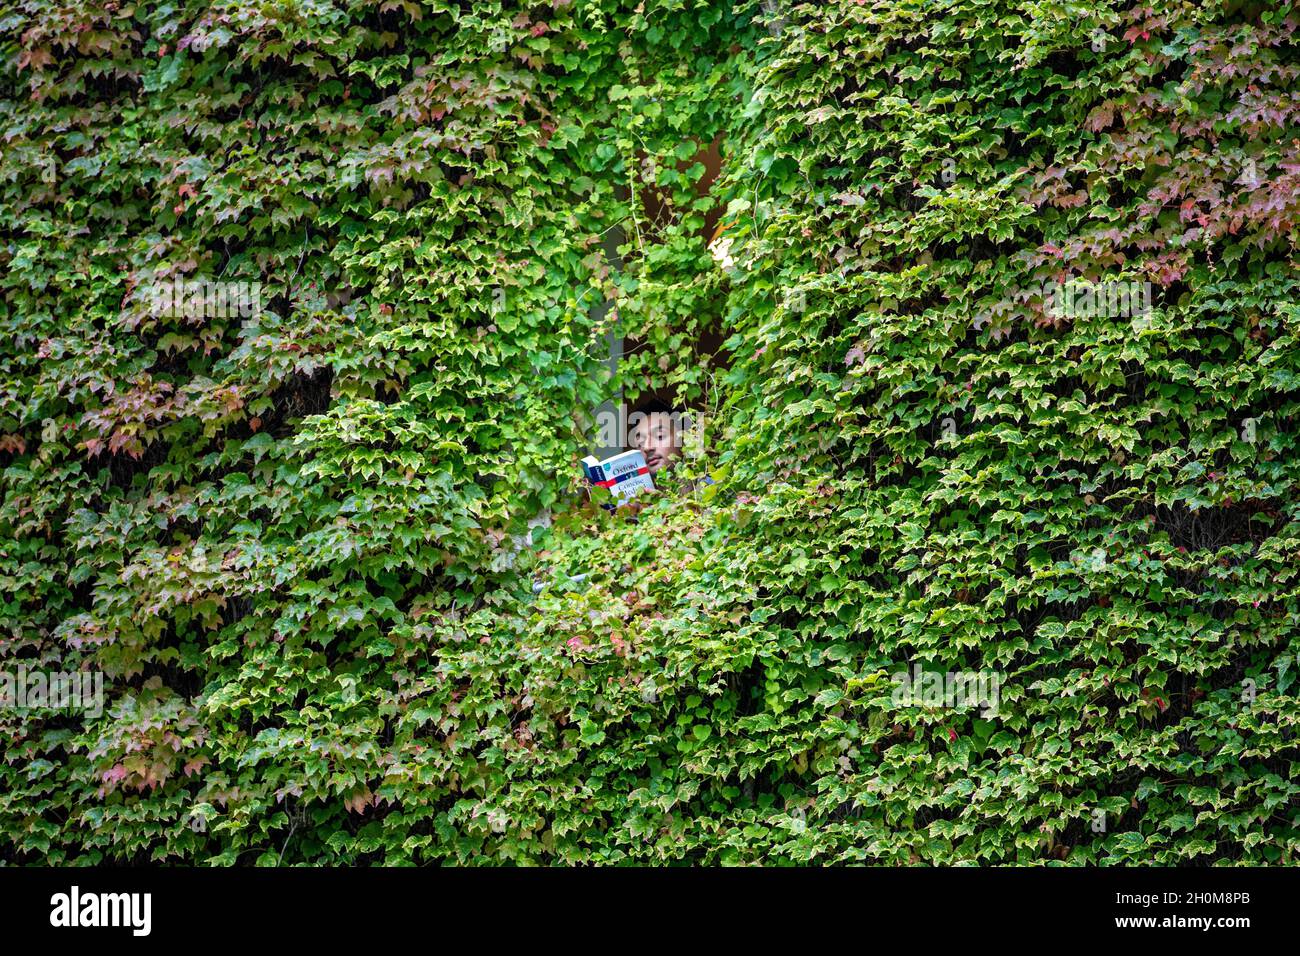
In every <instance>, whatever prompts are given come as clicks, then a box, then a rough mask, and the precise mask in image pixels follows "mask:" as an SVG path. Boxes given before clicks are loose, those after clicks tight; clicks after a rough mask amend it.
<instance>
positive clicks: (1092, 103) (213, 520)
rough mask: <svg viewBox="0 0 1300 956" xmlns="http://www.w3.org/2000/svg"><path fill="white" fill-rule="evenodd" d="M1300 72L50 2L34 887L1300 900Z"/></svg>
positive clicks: (31, 31) (1197, 36) (1111, 26)
mask: <svg viewBox="0 0 1300 956" xmlns="http://www.w3.org/2000/svg"><path fill="white" fill-rule="evenodd" d="M1297 26H1300V11H1297V9H1296V8H1295V7H1294V6H1292V5H1288V4H1285V3H1280V2H1275V3H1253V4H1252V3H1235V2H1233V3H1225V2H1208V3H1204V2H1190V0H1189V2H1177V0H1175V2H1170V3H1166V4H1161V5H1160V9H1158V10H1156V9H1152V8H1148V7H1145V6H1141V5H1138V6H1133V7H1129V6H1127V5H1115V6H1111V5H1108V4H1103V3H1006V2H1000V0H993V2H989V0H951V2H925V3H921V2H912V0H909V2H900V0H868V2H861V3H860V2H855V0H828V2H818V3H802V4H788V3H784V2H776V3H769V4H768V5H767V6H766V7H764V6H763V5H760V4H757V3H740V4H736V5H734V6H733V4H731V3H728V2H698V3H691V2H685V0H683V2H659V3H657V2H652V0H642V2H639V3H636V4H633V3H630V2H614V0H602V2H581V0H574V2H565V0H551V2H542V3H536V4H531V5H523V6H515V5H511V6H509V7H504V8H503V7H502V6H501V5H500V4H497V3H490V2H484V3H480V2H474V3H470V2H469V0H464V2H460V3H450V2H431V3H429V2H426V3H414V2H400V0H396V2H395V0H291V2H280V3H265V4H261V5H254V4H248V3H243V2H235V0H218V2H215V3H192V2H189V0H181V2H177V3H173V4H161V5H144V4H141V5H136V4H134V3H131V2H129V0H105V2H85V0H68V2H63V3H56V2H51V0H24V2H18V3H16V4H10V5H8V6H7V7H6V8H5V10H4V12H3V13H0V101H2V105H3V109H0V220H2V221H3V224H4V228H3V232H2V233H0V329H2V330H3V333H4V335H3V344H2V345H0V469H2V470H0V493H2V495H3V497H2V500H0V670H2V671H4V672H5V673H9V674H18V673H19V672H22V673H23V674H31V673H49V674H53V673H73V672H77V673H86V674H91V673H95V674H101V675H102V676H103V681H104V685H103V686H104V694H103V701H102V704H103V706H102V711H100V712H98V713H94V712H92V711H91V709H87V708H82V709H80V710H77V709H69V708H62V709H60V708H55V707H40V706H36V707H31V706H28V707H21V706H13V705H10V706H8V707H6V708H5V709H3V710H0V754H2V755H0V859H3V860H5V861H7V862H14V863H36V862H44V861H49V862H54V863H63V862H73V863H95V862H147V861H168V862H193V863H217V864H235V863H238V864H253V863H258V864H276V863H283V864H297V863H313V864H342V863H388V864H398V863H414V864H426V863H439V862H458V863H476V864H482V863H515V862H519V863H572V862H584V863H624V862H646V863H666V862H696V863H756V862H769V863H774V862H796V863H806V862H813V863H835V862H872V863H890V864H895V863H916V862H926V863H958V862H979V863H1038V862H1065V863H1067V864H1081V863H1094V862H1096V863H1143V862H1157V863H1197V864H1205V863H1220V864H1222V863H1240V862H1247V863H1266V862H1267V863H1289V862H1294V857H1295V853H1296V850H1297V846H1298V845H1300V801H1298V800H1297V795H1298V793H1300V771H1298V770H1297V763H1296V761H1297V735H1296V722H1297V719H1298V718H1300V688H1297V686H1296V684H1295V682H1294V673H1295V671H1296V670H1297V669H1300V665H1298V663H1297V661H1296V654H1297V651H1298V650H1300V638H1297V633H1298V632H1300V628H1298V627H1297V614H1298V610H1300V608H1298V604H1297V574H1298V573H1300V562H1298V561H1297V551H1298V550H1300V505H1298V504H1297V496H1296V481H1297V479H1300V465H1298V464H1297V462H1296V455H1295V452H1296V448H1295V445H1296V434H1297V421H1296V414H1297V400H1298V398H1300V349H1298V348H1297V332H1298V324H1300V300H1298V299H1297V285H1300V274H1298V273H1297V271H1296V259H1297V248H1296V244H1297V230H1296V221H1297V212H1298V206H1300V190H1298V189H1297V185H1298V184H1300V132H1298V127H1300V124H1298V123H1297V114H1298V113H1300V98H1298V97H1297V93H1296V91H1297V89H1300V82H1298V80H1297V72H1298V71H1300V60H1298V58H1297V55H1296V45H1295V33H1296V30H1297ZM719 137H721V140H720V142H721V144H722V145H721V151H722V173H721V176H720V178H719V179H718V181H717V182H715V183H713V184H712V185H711V186H710V188H709V189H708V190H707V192H706V193H705V194H704V195H701V191H700V190H698V189H697V188H696V186H697V184H698V183H699V181H700V179H701V177H703V176H705V174H706V169H705V166H704V165H703V164H701V163H698V162H696V161H695V159H696V157H697V154H698V152H699V150H700V147H701V145H702V144H708V143H712V142H714V141H715V140H718V138H719ZM650 195H653V202H652V203H651V202H647V196H650ZM649 206H653V207H654V208H655V210H656V215H655V216H654V217H653V218H650V217H648V216H647V215H646V210H647V208H648V207H649ZM719 208H721V209H723V210H724V212H723V213H722V215H721V216H720V217H719V218H718V223H719V226H718V228H720V229H721V232H720V233H719V234H718V238H717V239H716V240H715V241H714V243H713V246H712V251H710V249H709V248H706V240H707V239H708V238H709V236H710V231H709V230H707V229H706V228H705V226H706V221H709V220H710V218H711V214H712V216H716V214H717V211H718V209H719ZM615 230H616V231H615ZM610 235H621V236H622V237H623V239H624V243H623V245H622V248H621V250H620V253H621V254H620V257H619V261H618V262H617V263H615V262H614V261H613V260H611V258H610V257H609V256H608V254H607V251H606V246H607V245H608V242H607V238H608V236H610ZM178 280H179V281H181V282H183V283H185V284H184V285H179V286H178V285H177V284H176V283H177V281H178ZM233 282H243V283H259V284H260V285H258V286H257V288H258V290H259V296H258V298H259V301H258V303H257V305H258V308H257V309H255V310H251V311H253V313H254V314H251V315H247V316H246V315H241V314H238V313H239V311H240V310H238V309H231V308H221V307H220V303H217V304H215V305H214V303H213V302H212V301H211V300H210V299H205V300H204V302H203V304H202V305H201V306H199V307H197V308H194V309H190V310H188V311H189V312H190V313H192V314H190V315H187V314H186V312H187V310H186V309H160V308H159V307H158V290H159V289H161V288H172V289H177V288H179V289H182V290H191V291H192V290H193V289H195V288H199V289H204V288H208V287H209V284H220V283H233ZM1117 293H1118V294H1117ZM603 302H610V303H612V308H611V309H609V310H608V312H606V311H604V310H602V309H599V308H597V306H599V305H600V304H601V303H603ZM245 311H250V310H245ZM614 322H622V323H623V327H624V328H625V329H627V330H635V333H636V335H637V337H638V340H639V341H640V343H641V344H640V347H639V348H638V349H637V350H636V351H635V352H633V353H632V354H630V355H628V356H625V358H624V359H623V361H622V363H621V364H620V369H619V379H620V381H611V380H610V379H609V377H608V374H607V372H606V371H605V370H606V360H607V357H608V346H607V340H606V335H607V333H608V331H609V329H610V327H611V323H614ZM715 334H720V335H721V336H722V337H723V338H724V339H725V346H724V348H723V349H722V351H721V352H720V353H719V354H717V355H715V356H712V357H711V358H710V359H709V361H708V362H707V363H706V362H701V361H699V360H697V359H696V357H695V343H696V342H697V341H699V340H701V339H702V338H704V337H707V336H709V335H715ZM619 386H622V388H623V389H624V390H625V394H626V395H627V396H628V397H629V398H635V397H636V396H637V395H638V394H642V393H648V392H651V391H662V390H664V389H672V390H675V392H676V393H677V394H678V395H679V396H680V397H681V398H682V399H683V400H684V401H689V402H692V403H693V404H695V405H696V407H698V408H701V409H703V410H704V414H705V421H706V429H707V434H708V439H709V452H708V455H707V456H706V458H705V459H703V460H701V461H698V462H693V463H692V464H691V465H689V466H688V467H689V468H693V469H697V470H698V469H703V468H707V469H709V470H711V471H713V472H714V473H715V474H716V475H717V476H718V477H719V479H720V480H719V483H718V485H716V486H714V488H713V489H712V490H711V493H710V494H709V496H708V497H705V496H704V495H703V494H695V493H690V492H687V491H685V490H681V489H678V490H672V489H670V491H669V493H665V494H662V495H658V496H656V498H655V499H654V500H653V503H652V504H651V505H650V506H649V507H648V508H646V509H645V510H644V511H642V512H641V514H640V515H638V516H636V517H635V520H634V519H633V517H632V516H629V515H625V514H616V515H612V516H611V515H607V514H606V513H604V512H602V511H600V510H599V509H593V508H591V507H590V506H588V505H586V504H585V503H584V501H583V495H582V492H581V488H580V474H579V472H578V469H577V466H576V459H577V458H578V457H579V456H580V455H582V454H584V453H585V452H586V450H587V448H588V446H589V445H590V444H591V443H592V440H593V436H594V433H595V429H596V427H597V423H596V422H595V421H594V418H593V416H592V414H591V410H592V409H594V408H596V407H597V406H598V405H599V404H600V403H601V402H602V401H603V400H605V399H606V398H608V397H609V395H611V394H613V392H614V390H615V389H616V388H618V387H619ZM541 514H550V515H553V516H554V522H553V523H552V524H551V525H550V526H549V527H544V526H537V527H535V528H533V529H532V531H531V534H529V530H530V522H534V523H536V519H537V518H538V516H539V515H541ZM900 673H907V674H909V675H917V678H918V680H917V683H918V684H921V685H925V684H926V681H927V678H925V676H924V675H925V674H929V675H934V678H933V679H939V680H945V679H947V678H948V677H950V676H951V675H953V674H979V675H984V676H986V677H990V678H992V680H993V681H994V682H995V684H996V687H997V688H998V700H997V702H996V706H994V707H987V706H985V707H982V708H981V707H962V706H947V705H945V702H943V701H940V702H938V703H935V702H934V701H931V700H928V699H922V700H921V701H919V702H917V701H915V700H912V701H904V702H902V703H900V701H899V695H898V690H899V686H900V685H899V682H898V679H897V677H898V675H899V674H900ZM94 710H98V708H95V709H94Z"/></svg>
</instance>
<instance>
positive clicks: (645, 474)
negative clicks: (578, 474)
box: [582, 451, 655, 507]
mask: <svg viewBox="0 0 1300 956" xmlns="http://www.w3.org/2000/svg"><path fill="white" fill-rule="evenodd" d="M582 471H583V474H585V475H586V476H587V481H589V482H590V483H591V486H592V488H591V497H592V500H593V501H600V502H601V503H602V504H604V505H605V506H606V507H616V506H618V505H621V504H623V503H624V502H626V501H627V500H628V499H629V498H631V497H633V496H634V495H636V494H638V493H639V492H641V491H644V490H645V489H647V488H650V489H653V488H654V486H655V483H654V481H653V480H652V479H651V478H650V469H649V468H647V467H646V463H645V455H643V454H641V452H639V451H625V452H622V453H620V454H617V455H614V456H613V457H612V458H606V459H605V460H604V461H599V460H597V459H596V457H595V456H594V455H588V456H587V457H586V458H584V459H582ZM598 488H603V489H605V491H597V490H596V489H598ZM606 492H608V497H609V498H612V499H613V500H612V501H607V500H605V499H606Z"/></svg>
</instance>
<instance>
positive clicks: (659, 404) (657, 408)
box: [631, 398, 681, 415]
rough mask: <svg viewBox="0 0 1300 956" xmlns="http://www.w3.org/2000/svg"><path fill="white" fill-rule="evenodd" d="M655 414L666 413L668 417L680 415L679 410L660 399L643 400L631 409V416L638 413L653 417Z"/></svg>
mask: <svg viewBox="0 0 1300 956" xmlns="http://www.w3.org/2000/svg"><path fill="white" fill-rule="evenodd" d="M656 412H667V413H668V414H670V415H675V414H680V412H681V409H680V408H677V407H675V406H673V405H670V404H668V402H665V401H664V400H663V399H662V398H647V399H643V400H642V401H641V402H640V403H639V404H638V405H636V406H635V407H634V408H633V409H632V411H631V414H632V415H636V414H638V413H640V414H642V415H653V414H655V413H656Z"/></svg>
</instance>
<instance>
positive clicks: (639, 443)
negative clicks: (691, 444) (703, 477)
mask: <svg viewBox="0 0 1300 956" xmlns="http://www.w3.org/2000/svg"><path fill="white" fill-rule="evenodd" d="M628 441H629V443H630V444H631V445H632V447H633V448H636V449H638V450H639V451H640V452H641V454H643V455H645V463H646V467H647V468H649V469H650V474H652V475H654V474H658V472H659V470H660V469H661V468H666V467H667V466H668V465H669V464H670V463H671V462H672V460H673V459H674V458H676V457H677V456H678V454H680V453H681V450H682V449H681V446H680V444H679V443H678V441H677V425H676V423H675V422H674V421H673V416H672V413H671V412H651V413H650V414H648V415H646V414H637V415H634V416H633V417H632V433H631V434H630V435H629V436H628Z"/></svg>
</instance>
